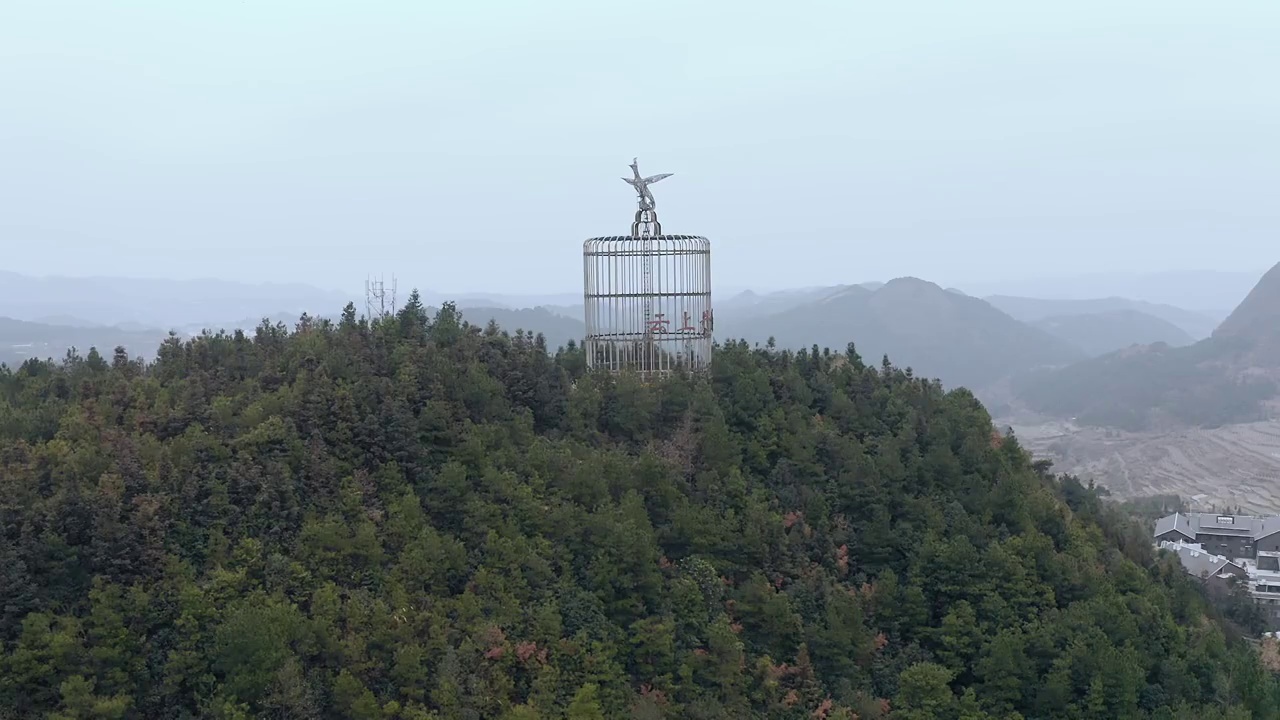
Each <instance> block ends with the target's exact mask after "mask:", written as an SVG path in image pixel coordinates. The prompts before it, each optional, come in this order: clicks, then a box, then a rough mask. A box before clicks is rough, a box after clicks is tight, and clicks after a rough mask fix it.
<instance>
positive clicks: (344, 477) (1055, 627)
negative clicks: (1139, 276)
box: [0, 302, 1280, 720]
mask: <svg viewBox="0 0 1280 720" xmlns="http://www.w3.org/2000/svg"><path fill="white" fill-rule="evenodd" d="M1207 613H1208V609H1207V606H1206V604H1205V602H1204V600H1203V598H1202V596H1201V594H1200V592H1199V591H1198V589H1197V586H1196V584H1195V583H1194V582H1193V581H1191V580H1189V579H1188V578H1186V577H1185V575H1184V573H1183V572H1182V570H1181V569H1180V567H1179V566H1178V565H1177V563H1176V561H1171V560H1170V559H1169V558H1163V557H1158V556H1157V555H1156V554H1155V553H1154V551H1153V550H1152V548H1151V543H1150V539H1149V537H1148V536H1147V535H1146V534H1145V533H1144V531H1143V530H1142V529H1141V528H1140V527H1139V526H1138V525H1136V524H1133V523H1130V522H1128V521H1126V520H1124V519H1123V517H1122V516H1121V515H1120V514H1119V513H1118V511H1116V510H1115V509H1114V508H1112V507H1110V506H1109V505H1107V504H1106V501H1105V500H1104V499H1103V498H1101V497H1100V495H1099V493H1098V492H1097V491H1095V490H1094V489H1093V488H1091V487H1086V486H1082V485H1081V484H1080V483H1079V482H1077V481H1076V480H1074V479H1073V478H1056V477H1053V476H1052V475H1051V474H1050V473H1049V472H1048V468H1047V466H1046V465H1045V464H1043V463H1039V464H1036V463H1033V462H1032V461H1031V459H1030V458H1029V457H1028V455H1027V453H1025V452H1024V451H1023V450H1022V449H1021V448H1020V447H1019V445H1018V443H1017V440H1016V438H1014V437H1011V436H1003V435H1001V434H999V433H997V432H995V431H994V429H993V427H992V424H991V419H990V417H989V416H988V414H987V413H986V411H985V410H984V409H983V408H982V407H981V405H980V404H979V403H978V402H977V401H976V400H975V399H974V398H973V396H972V395H971V394H970V393H968V392H967V391H965V390H954V391H951V392H944V391H943V390H942V389H941V387H940V386H939V385H938V384H937V383H936V382H933V381H928V380H924V379H921V378H917V377H913V375H912V374H911V373H910V372H909V371H904V370H900V369H897V368H895V367H893V366H892V365H891V364H890V363H889V362H888V360H887V359H886V360H885V361H884V362H883V363H881V364H879V365H868V364H865V363H864V362H863V361H862V359H861V358H859V357H858V355H857V353H856V352H854V349H853V348H852V346H851V347H849V348H848V349H847V350H846V351H845V352H830V351H825V350H823V351H819V350H818V349H817V348H816V347H815V348H814V349H813V350H812V351H808V352H779V351H774V350H770V349H753V348H750V347H748V346H747V345H746V344H744V343H731V344H727V345H724V346H720V347H718V348H717V353H716V355H715V359H714V364H713V368H712V372H711V373H710V374H709V376H706V377H681V376H676V377H672V378H670V379H667V380H664V381H661V382H654V383H647V384H646V383H642V382H640V381H639V380H638V379H637V378H634V377H629V376H619V377H611V376H601V375H594V374H588V373H587V372H586V371H585V362H584V358H583V356H582V352H581V350H580V349H579V348H577V347H574V346H573V345H569V346H568V347H565V348H563V349H561V350H560V351H558V352H556V353H554V354H552V353H549V352H548V350H547V348H546V346H545V343H544V342H543V340H542V339H541V337H539V336H530V335H527V334H525V333H522V332H516V333H515V334H514V335H508V334H506V333H503V332H501V331H499V330H498V328H496V327H494V326H490V327H488V328H485V329H481V328H478V327H473V326H470V325H467V324H465V323H463V322H461V321H460V319H459V316H458V314H457V312H456V310H455V309H454V308H453V307H452V306H450V305H446V306H445V307H444V308H442V309H441V310H440V311H439V312H438V313H436V314H435V315H434V316H433V317H428V314H427V312H426V311H425V309H424V308H423V307H422V305H421V303H418V302H410V303H409V304H408V305H407V306H406V307H405V308H404V309H403V310H402V311H400V312H399V313H398V314H397V315H395V316H391V317H387V318H383V319H378V320H374V321H369V320H365V319H358V318H357V317H356V313H355V310H354V308H352V307H350V306H349V307H348V308H347V310H346V312H344V313H343V315H342V318H341V319H340V320H339V321H338V322H335V323H330V322H327V321H315V320H312V319H310V318H308V317H306V316H304V317H303V318H301V319H300V320H299V322H298V323H297V326H296V328H294V329H292V330H289V329H287V328H286V327H284V326H283V325H274V326H273V325H269V324H266V323H264V324H263V325H262V326H260V327H259V328H258V329H257V331H256V332H255V333H253V334H245V333H239V332H237V333H235V334H216V335H215V334H206V335H204V336H202V337H198V338H195V339H191V340H186V341H182V340H179V339H178V338H176V337H174V338H170V339H169V340H168V341H166V342H165V343H164V344H163V345H162V346H161V347H160V348H159V351H158V353H157V359H156V360H155V361H154V362H153V363H151V364H143V363H141V362H138V361H136V360H131V359H130V358H129V357H128V356H127V355H126V354H125V353H123V352H122V351H121V352H117V353H115V354H114V356H113V357H111V358H110V359H108V358H104V357H102V356H101V355H99V354H98V353H97V352H96V351H90V352H89V353H88V354H87V356H84V357H81V356H78V355H76V354H74V353H72V354H69V356H68V357H67V358H66V359H65V360H64V361H62V362H59V363H53V362H39V361H28V362H26V363H25V364H23V365H21V366H20V367H18V368H16V369H0V643H2V648H3V651H2V652H0V717H14V718H30V717H47V718H57V719H71V718H134V717H137V718H142V717H166V718H225V719H228V720H229V719H232V718H250V717H266V718H355V719H359V720H375V719H388V720H389V719H393V718H395V719H400V718H403V719H405V720H425V719H427V718H500V719H503V720H538V719H542V720H550V719H553V718H554V719H557V720H558V719H560V718H569V719H572V720H586V719H598V718H633V719H637V720H659V719H661V718H692V719H695V720H696V719H699V718H706V719H712V718H726V719H727V718H734V719H740V718H766V717H767V718H781V719H783V720H786V719H788V718H794V719H795V720H801V719H805V720H809V719H817V720H851V719H852V718H861V719H863V720H867V719H869V718H906V719H926V718H942V719H947V720H981V719H983V718H1019V717H1024V718H1073V719H1074V718H1152V719H1155V718H1161V719H1169V720H1172V719H1174V718H1188V719H1189V718H1201V719H1203V718H1233V719H1234V718H1250V717H1253V718H1274V717H1277V716H1278V715H1280V712H1278V710H1277V708H1280V702H1278V700H1280V693H1278V692H1277V686H1276V682H1275V680H1274V679H1273V678H1272V677H1271V676H1270V675H1269V674H1268V673H1266V672H1265V671H1264V670H1263V669H1262V667H1261V665H1260V664H1259V663H1258V660H1257V659H1256V658H1255V657H1254V655H1253V654H1252V652H1251V651H1250V650H1249V649H1248V648H1247V647H1245V646H1243V644H1242V643H1239V642H1236V641H1232V640H1230V639H1229V638H1228V636H1227V635H1226V634H1224V632H1223V630H1222V629H1221V626H1220V625H1219V623H1217V622H1216V621H1214V620H1213V619H1211V618H1210V616H1209V615H1208V614H1207ZM6 713H7V715H6Z"/></svg>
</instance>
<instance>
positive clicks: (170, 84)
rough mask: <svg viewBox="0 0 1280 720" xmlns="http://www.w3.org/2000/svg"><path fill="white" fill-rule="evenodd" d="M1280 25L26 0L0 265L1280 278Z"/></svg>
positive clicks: (938, 6)
mask: <svg viewBox="0 0 1280 720" xmlns="http://www.w3.org/2000/svg"><path fill="white" fill-rule="evenodd" d="M1277 38H1280V2H1277V0H1233V2H1228V3H1212V2H1204V1H1203V0H1194V1H1179V0H1150V1H1139V0H1129V1H1125V2H1117V1H1116V0H1105V1H1096V2H1095V1H1091V0H1090V1H1085V0H1071V1H1069V2H1068V1H1065V0H1062V1H1059V2H1054V3H1050V2H1029V1H1028V0H1002V1H995V0H991V1H985V0H964V1H963V2H958V1H955V0H946V1H939V2H910V1H907V0H901V1H899V2H884V1H878V2H861V1H855V0H833V1H832V2H806V1H801V0H789V1H788V2H777V0H773V1H772V2H748V1H746V0H732V1H729V0H670V1H667V0H648V1H645V0H642V1H640V2H626V3H624V2H615V1H611V0H543V1H541V2H533V1H532V0H525V1H522V2H514V1H508V2H497V1H485V0H467V1H466V2H444V1H442V0H418V1H416V2H407V1H406V2H390V1H383V2H378V1H376V0H375V1H369V2H355V1H354V0H347V1H345V2H321V1H318V0H306V1H305V2H281V1H272V0H254V1H252V2H249V1H241V2H229V1H227V0H181V1H175V0H153V1H150V2H141V1H135V2H124V1H121V2H100V1H98V0H92V1H90V0H85V1H83V2H62V1H59V0H26V1H21V0H8V1H7V2H0V250H2V252H0V269H6V270H14V271H18V272H24V273H33V274H70V275H83V274H130V275H148V276H169V277H222V278H230V279H246V280H266V279H272V278H275V279H280V280H300V281H307V282H312V283H315V284H318V285H322V286H327V287H334V288H342V289H351V290H354V289H357V288H359V287H360V286H361V283H362V282H363V279H364V277H365V275H366V274H367V273H392V272H394V273H396V274H397V275H399V277H400V278H401V284H402V286H403V285H405V284H406V283H408V284H415V285H419V286H422V287H429V288H434V289H438V290H448V291H458V290H468V289H492V290H504V291H513V292H514V291H521V292H538V291H573V290H575V289H577V288H579V287H580V286H581V242H582V240H583V239H584V238H586V237H588V236H592V235H608V234H617V233H622V232H625V231H626V230H627V228H628V227H629V223H630V219H631V217H630V216H631V212H632V211H633V208H634V195H633V193H632V191H631V188H629V187H628V186H627V185H625V184H623V183H622V182H621V180H619V177H621V176H623V175H627V174H628V173H629V172H630V171H629V170H628V168H627V163H629V162H630V160H631V158H632V156H633V155H638V156H639V157H640V168H641V170H642V171H643V172H644V173H646V174H650V173H657V172H674V173H675V174H676V175H675V177H673V178H671V179H669V180H665V181H663V182H662V183H661V184H660V185H657V186H655V188H654V193H655V195H656V196H657V198H658V202H659V208H660V210H661V214H662V218H663V221H664V222H663V224H664V227H665V229H666V230H667V231H669V232H681V233H698V234H704V235H707V236H709V237H710V238H711V240H712V242H713V248H714V249H713V258H714V263H715V265H714V268H715V277H716V281H717V285H732V286H735V287H741V286H755V287H760V288H773V287H785V286H795V285H819V284H831V283H839V282H853V281H861V280H867V279H883V278H889V277H894V276H899V275H905V274H911V275H916V276H919V277H924V278H927V279H930V280H935V281H937V282H939V283H941V284H956V283H960V282H962V281H966V280H972V281H977V280H989V279H999V278H1005V277H1016V276H1022V275H1027V274H1061V273H1073V272H1084V271H1090V270H1116V269H1126V270H1127V269H1150V270H1167V269H1189V268H1197V267H1204V268H1215V269H1222V270H1258V269H1265V268H1266V267H1268V266H1270V265H1272V264H1273V263H1274V262H1276V261H1277V260H1280V243H1278V242H1277V236H1278V230H1280V179H1278V173H1280V42H1277Z"/></svg>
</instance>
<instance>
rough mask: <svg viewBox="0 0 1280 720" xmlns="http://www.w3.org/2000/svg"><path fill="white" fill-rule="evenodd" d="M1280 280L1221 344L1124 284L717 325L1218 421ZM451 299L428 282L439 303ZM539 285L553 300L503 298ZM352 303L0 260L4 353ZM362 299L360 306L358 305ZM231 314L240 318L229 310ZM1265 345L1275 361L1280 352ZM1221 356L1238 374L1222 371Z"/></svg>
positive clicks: (1117, 416)
mask: <svg viewBox="0 0 1280 720" xmlns="http://www.w3.org/2000/svg"><path fill="white" fill-rule="evenodd" d="M1272 272H1273V273H1274V272H1275V271H1274V270H1273V271H1272ZM1271 275H1272V273H1268V277H1270V276H1271ZM1264 280H1265V278H1264ZM1272 293H1280V290H1268V289H1267V283H1266V282H1264V283H1259V287H1258V288H1255V290H1254V293H1252V294H1250V296H1249V299H1248V300H1246V302H1245V303H1242V304H1241V306H1240V308H1239V309H1237V310H1236V312H1235V313H1233V314H1232V315H1231V317H1230V318H1228V319H1227V321H1226V322H1223V324H1222V327H1221V328H1219V329H1218V331H1217V332H1216V333H1214V334H1213V337H1212V338H1209V340H1212V342H1209V340H1202V341H1201V342H1200V343H1196V342H1195V341H1196V340H1198V339H1202V338H1208V337H1209V334H1210V332H1212V330H1213V327H1214V324H1215V318H1213V317H1212V316H1211V315H1208V314H1205V313H1203V312H1196V311H1191V310H1187V309H1184V308H1181V307H1177V306H1173V305H1169V304H1162V303H1155V302H1149V301H1143V300H1134V299H1129V298H1123V297H1103V298H1082V299H1043V298H1035V297H1022V296H1016V295H998V294H996V295H988V296H987V297H984V298H979V297H976V296H972V295H970V294H966V293H965V292H963V291H961V290H959V289H957V288H953V287H952V288H945V289H944V288H942V287H940V286H939V285H936V284H934V283H931V282H927V281H925V280H920V279H917V278H897V279H895V280H891V281H889V282H887V283H884V282H878V281H875V282H862V283H857V284H848V285H838V286H830V287H811V288H799V289H793V290H784V291H777V292H765V293H760V292H753V291H749V290H748V291H743V292H739V293H735V294H731V295H727V296H726V297H724V298H717V301H716V321H717V327H716V336H717V339H718V340H720V341H724V340H726V339H745V340H747V341H749V342H752V343H758V344H765V343H767V342H768V341H769V340H770V339H773V341H774V342H775V343H776V345H778V346H779V347H784V348H795V349H798V348H808V347H810V346H812V345H815V344H816V345H818V346H820V347H824V346H825V347H831V348H835V349H843V348H844V347H845V346H846V345H847V344H848V343H850V342H853V343H854V344H855V347H856V348H857V349H858V351H859V352H860V353H861V354H862V356H863V358H864V360H866V361H868V362H873V363H875V362H879V360H880V358H881V357H882V356H884V355H886V354H887V355H888V356H889V358H890V360H891V361H892V362H893V363H895V364H897V365H899V366H903V367H911V368H913V369H914V370H915V372H916V373H917V374H918V375H921V376H928V377H938V378H940V379H941V380H942V381H943V382H944V384H946V385H947V386H949V387H954V386H959V385H964V386H968V387H970V388H971V389H973V390H975V391H976V392H980V393H982V392H984V391H985V390H987V389H989V388H993V387H999V388H1001V394H1002V395H1001V397H1002V402H1003V399H1004V395H1006V394H1008V392H1012V393H1013V394H1014V395H1016V396H1017V398H1018V399H1019V400H1020V401H1021V402H1023V403H1025V404H1026V405H1027V406H1029V407H1031V408H1032V409H1035V410H1038V411H1040V412H1044V413H1048V414H1053V415H1061V416H1064V417H1079V418H1081V419H1082V421H1083V422H1099V423H1114V424H1121V425H1125V426H1129V427H1138V426H1146V425H1147V424H1149V423H1150V422H1154V421H1155V418H1158V417H1160V418H1164V420H1163V421H1173V420H1176V421H1178V422H1192V423H1197V422H1219V421H1222V419H1223V418H1228V419H1231V418H1249V417H1253V416H1256V415H1257V414H1259V413H1261V412H1262V410H1261V409H1260V407H1261V406H1258V405H1257V403H1256V402H1255V403H1254V404H1253V405H1251V406H1249V403H1250V402H1253V400H1255V399H1256V398H1257V397H1259V396H1260V393H1261V394H1265V393H1266V392H1269V391H1268V390H1267V388H1269V387H1270V386H1269V385H1267V383H1269V382H1271V380H1270V375H1269V371H1268V370H1266V368H1271V367H1280V346H1278V347H1274V348H1273V347H1272V346H1271V345H1268V344H1266V343H1262V342H1261V341H1260V336H1259V335H1258V331H1259V328H1266V327H1271V326H1275V325H1276V322H1275V320H1280V297H1273V296H1272ZM407 294H408V292H407V291H404V292H402V296H407ZM580 297H581V296H580V295H577V294H573V293H563V294H560V295H548V296H537V297H534V296H529V297H523V296H516V295H509V294H502V293H469V294H466V295H464V296H462V297H461V298H460V299H459V300H458V302H457V304H458V306H459V308H460V309H461V310H462V314H463V317H464V319H466V320H468V321H470V322H472V323H473V324H476V325H481V326H483V325H486V324H487V323H488V322H489V321H490V320H493V321H495V322H496V323H497V324H498V325H499V326H500V327H502V328H503V329H504V330H507V331H510V332H514V331H515V330H516V329H524V330H526V331H528V332H532V333H542V334H543V335H544V336H545V338H546V341H547V345H548V347H549V348H551V349H555V348H557V347H561V346H563V345H565V344H567V343H568V342H570V341H575V342H576V341H580V340H581V338H582V336H583V335H584V331H585V328H584V326H583V323H582V306H581V303H580ZM401 299H402V300H403V297H402V298H401ZM444 299H445V298H443V297H442V296H441V295H440V294H439V293H431V292H426V293H422V300H423V302H424V303H425V304H427V305H432V306H434V305H438V304H439V302H441V301H442V300H444ZM538 299H543V300H547V301H550V302H547V303H545V304H541V305H539V306H537V307H525V308H516V307H511V306H509V305H508V304H507V303H516V302H524V301H532V300H538ZM348 301H349V298H347V297H345V296H344V295H342V294H341V293H336V292H331V291H326V290H320V289H316V288H310V287H307V286H294V285H246V284H240V283H233V282H223V281H198V282H180V281H162V280H157V281H152V280H143V281H137V280H127V279H119V278H83V279H81V278H25V277H23V276H16V275H12V274H6V273H0V315H12V316H14V317H17V318H18V320H3V321H0V322H3V324H2V325H0V362H2V363H8V364H10V365H13V364H16V363H19V362H21V361H22V360H24V359H26V358H28V357H32V356H37V357H54V358H59V357H61V356H63V355H64V354H65V353H66V350H67V349H68V348H70V347H76V348H78V349H79V350H80V351H81V352H82V353H83V352H87V350H88V348H89V347H90V346H96V347H97V348H98V350H99V351H100V352H102V353H103V354H109V353H110V352H111V351H112V350H113V349H114V348H115V347H116V346H117V345H121V346H124V347H125V348H126V349H127V350H129V352H130V353H131V354H134V355H143V356H150V355H151V354H153V353H154V351H155V348H156V347H157V346H158V344H159V342H160V341H161V340H163V338H164V337H165V336H166V335H167V333H168V331H169V330H170V329H173V330H174V331H176V332H178V333H179V334H182V335H191V334H195V333H198V332H200V331H201V330H203V329H205V328H208V329H211V330H220V329H225V330H229V331H230V330H234V329H237V328H239V329H244V330H252V329H253V328H254V327H255V326H257V325H258V324H259V323H260V322H261V320H262V318H263V317H267V318H268V319H269V320H270V321H271V322H273V323H274V322H283V323H285V324H286V325H289V326H292V325H293V324H294V323H295V322H296V321H297V319H298V316H299V315H301V314H302V312H304V311H305V312H309V313H310V314H311V315H312V316H313V317H325V316H327V317H330V318H333V317H336V315H337V314H338V311H339V310H340V309H341V307H342V306H343V305H345V304H346V303H347V302H348ZM357 307H358V308H360V310H362V311H363V304H362V303H357ZM1268 308H1270V310H1268ZM1273 311H1274V312H1273ZM1268 312H1271V313H1272V314H1268ZM235 317H239V318H241V319H240V320H234V321H226V320H225V319H226V318H235ZM219 318H222V319H221V320H219ZM36 320H39V322H36ZM1268 323H1270V325H1269V324H1268ZM1232 348H1234V350H1233V349H1232ZM1233 353H1234V354H1233ZM1269 354H1274V355H1276V356H1277V362H1275V363H1273V364H1271V365H1268V364H1267V363H1270V362H1271V360H1269V359H1268V357H1269V356H1270V355H1269ZM1224 367H1228V368H1231V372H1228V373H1225V374H1224V373H1223V372H1222V371H1221V370H1222V368H1224ZM1162 378H1164V379H1163V380H1162ZM1224 378H1229V380H1227V379H1224ZM1162 382H1167V383H1173V384H1175V385H1176V384H1178V383H1183V385H1186V386H1187V387H1191V388H1199V389H1198V390H1194V391H1193V390H1184V391H1176V392H1175V391H1174V390H1170V389H1169V388H1164V389H1161V388H1162V387H1164V386H1162V385H1161V383H1162ZM1188 383H1189V384H1188ZM1206 394H1207V395H1209V396H1211V397H1208V398H1206V397H1205V395H1206ZM1240 398H1247V400H1241V399H1240ZM1184 406H1185V407H1184ZM1245 406H1249V407H1248V408H1246V409H1245V410H1241V409H1240V408H1242V407H1245ZM1255 406H1256V407H1255ZM1132 408H1146V409H1145V410H1143V409H1139V410H1134V411H1133V412H1129V411H1130V409H1132ZM1126 413H1128V414H1126ZM1170 419H1172V420H1170ZM1163 421H1162V422H1163Z"/></svg>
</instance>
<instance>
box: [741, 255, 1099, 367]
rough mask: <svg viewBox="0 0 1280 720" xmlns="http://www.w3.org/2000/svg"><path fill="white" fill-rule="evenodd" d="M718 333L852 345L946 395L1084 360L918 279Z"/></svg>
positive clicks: (786, 343) (855, 289)
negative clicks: (931, 381)
mask: <svg viewBox="0 0 1280 720" xmlns="http://www.w3.org/2000/svg"><path fill="white" fill-rule="evenodd" d="M717 321H718V322H720V318H717ZM721 326H722V328H723V331H721V328H717V335H719V336H720V337H724V338H738V337H741V338H746V339H748V340H751V341H753V342H760V343H763V342H765V341H766V340H768V339H769V338H771V337H772V338H773V339H774V340H775V342H776V344H777V345H778V347H783V348H793V349H794V348H803V347H809V346H811V345H813V344H817V345H818V346H820V347H821V346H829V347H844V346H845V345H846V344H848V343H849V342H853V343H855V345H856V346H857V350H858V353H859V354H860V355H862V356H863V357H865V358H869V359H873V360H874V359H879V358H881V357H882V356H884V355H886V354H888V355H890V356H891V357H893V358H894V359H895V360H897V361H898V362H900V363H902V365H903V366H905V367H911V368H912V369H913V370H914V371H916V372H917V373H918V374H920V375H921V376H931V377H939V378H941V379H942V381H943V382H944V383H945V384H946V385H947V386H948V387H955V386H960V385H963V386H965V387H970V388H978V389H981V388H982V387H984V386H986V385H988V384H990V383H993V382H995V381H997V380H999V379H1001V378H1003V377H1005V376H1007V375H1010V374H1012V373H1015V372H1019V371H1023V370H1026V369H1028V368H1033V367H1038V366H1042V365H1062V364H1066V363H1068V362H1071V361H1073V360H1077V359H1080V358H1083V357H1084V353H1083V352H1082V351H1081V350H1079V349H1077V348H1075V347H1073V346H1071V345H1069V344H1068V343H1066V342H1064V341H1062V340H1060V339H1058V338H1055V337H1053V336H1051V335H1050V334H1048V333H1046V332H1044V331H1042V330H1039V329H1036V328H1033V327H1031V326H1029V325H1027V324H1025V323H1021V322H1018V321H1017V320H1015V319H1013V318H1011V317H1009V316H1008V315H1006V314H1005V313H1003V312H1000V311H999V310H997V309H996V308H994V307H992V306H991V305H990V304H988V303H986V302H985V301H983V300H980V299H978V298H974V297H969V296H967V295H964V294H961V293H958V292H951V291H948V290H944V289H943V288H941V287H939V286H938V285H935V284H934V283H931V282H927V281H925V280H920V279H917V278H898V279H895V280H891V281H889V282H888V283H885V284H884V285H883V286H880V287H878V288H875V289H868V288H866V287H863V286H858V285H854V286H846V287H844V288H841V289H838V290H836V291H835V292H834V293H827V294H824V295H823V296H822V297H821V298H819V299H817V300H811V301H809V302H806V303H803V304H799V305H796V306H793V307H790V308H788V309H786V310H784V311H782V312H778V313H774V314H770V315H765V316H763V317H751V318H748V319H747V320H746V321H740V320H738V319H737V318H735V317H734V316H733V315H731V314H729V313H725V319H724V320H723V321H722V322H721Z"/></svg>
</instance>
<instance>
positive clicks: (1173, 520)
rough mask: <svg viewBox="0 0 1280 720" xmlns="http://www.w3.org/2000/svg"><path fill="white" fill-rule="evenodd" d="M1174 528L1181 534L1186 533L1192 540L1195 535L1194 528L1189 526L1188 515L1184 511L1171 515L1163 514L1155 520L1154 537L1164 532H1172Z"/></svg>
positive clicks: (1189, 519) (1189, 517) (1189, 518)
mask: <svg viewBox="0 0 1280 720" xmlns="http://www.w3.org/2000/svg"><path fill="white" fill-rule="evenodd" d="M1174 530H1178V531H1181V532H1182V534H1183V535H1186V536H1187V537H1189V538H1191V539H1193V540H1194V539H1195V537H1196V531H1195V528H1193V527H1191V516H1190V515H1187V514H1185V513H1174V514H1172V515H1165V516H1164V517H1162V518H1160V519H1159V520H1157V521H1156V537H1159V536H1161V535H1164V534H1165V533H1169V532H1173V531H1174Z"/></svg>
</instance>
